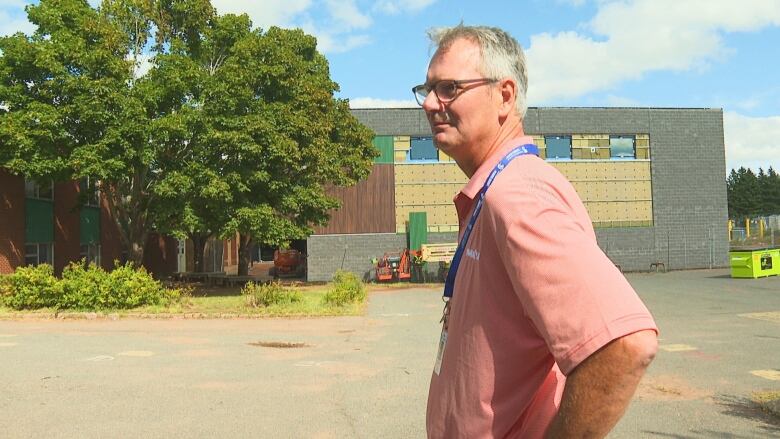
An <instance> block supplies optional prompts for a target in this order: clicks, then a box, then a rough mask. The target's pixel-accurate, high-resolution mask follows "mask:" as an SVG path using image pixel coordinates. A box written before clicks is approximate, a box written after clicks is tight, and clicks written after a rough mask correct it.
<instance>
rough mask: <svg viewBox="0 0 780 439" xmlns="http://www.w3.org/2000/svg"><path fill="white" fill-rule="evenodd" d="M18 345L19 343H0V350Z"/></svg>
mask: <svg viewBox="0 0 780 439" xmlns="http://www.w3.org/2000/svg"><path fill="white" fill-rule="evenodd" d="M18 344H19V343H10V342H3V343H0V348H10V347H13V346H16V345H18Z"/></svg>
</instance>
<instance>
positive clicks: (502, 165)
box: [444, 143, 539, 300]
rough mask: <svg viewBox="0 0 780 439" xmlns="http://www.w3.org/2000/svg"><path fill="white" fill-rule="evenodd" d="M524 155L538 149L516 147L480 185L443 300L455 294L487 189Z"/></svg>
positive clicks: (529, 145)
mask: <svg viewBox="0 0 780 439" xmlns="http://www.w3.org/2000/svg"><path fill="white" fill-rule="evenodd" d="M526 154H533V155H539V148H537V147H536V145H532V144H530V143H529V144H526V145H521V146H518V147H516V148H515V149H513V150H511V151H509V153H508V154H507V155H505V156H504V158H503V159H501V161H500V162H498V164H497V165H496V167H495V168H493V171H491V172H490V175H489V176H488V178H487V180H485V184H484V185H482V189H480V191H479V194H477V204H476V205H475V206H474V210H473V211H472V212H471V218H470V219H469V223H468V225H467V226H466V231H465V232H463V237H462V238H461V240H460V242H459V243H458V249H457V250H455V256H453V257H452V263H451V264H450V270H449V272H448V273H447V280H446V282H445V283H444V300H448V299H450V298H452V294H453V293H454V292H455V275H456V274H457V273H458V266H459V265H460V260H461V258H462V257H463V252H464V250H465V249H466V244H467V243H468V242H469V237H470V236H471V231H472V230H473V229H474V223H476V222H477V217H478V216H479V212H480V211H481V210H482V205H483V204H484V203H485V194H486V193H487V190H488V188H489V187H490V185H492V184H493V180H495V179H496V176H497V175H498V174H499V173H500V172H501V171H503V170H504V168H506V166H507V165H508V164H509V162H511V161H512V160H514V159H516V158H517V157H520V156H521V155H526Z"/></svg>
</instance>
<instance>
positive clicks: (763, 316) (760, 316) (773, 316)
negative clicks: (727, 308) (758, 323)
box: [737, 311, 780, 323]
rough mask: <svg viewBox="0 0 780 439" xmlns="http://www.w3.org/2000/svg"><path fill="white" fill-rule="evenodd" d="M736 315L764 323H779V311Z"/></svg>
mask: <svg viewBox="0 0 780 439" xmlns="http://www.w3.org/2000/svg"><path fill="white" fill-rule="evenodd" d="M737 315H738V316H740V317H746V318H749V319H755V320H763V321H765V322H772V323H780V311H769V312H750V313H745V314H737Z"/></svg>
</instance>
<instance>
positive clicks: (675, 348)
mask: <svg viewBox="0 0 780 439" xmlns="http://www.w3.org/2000/svg"><path fill="white" fill-rule="evenodd" d="M658 348H659V349H661V350H664V351H666V352H688V351H695V350H698V348H695V347H693V346H691V345H687V344H667V345H661V346H658Z"/></svg>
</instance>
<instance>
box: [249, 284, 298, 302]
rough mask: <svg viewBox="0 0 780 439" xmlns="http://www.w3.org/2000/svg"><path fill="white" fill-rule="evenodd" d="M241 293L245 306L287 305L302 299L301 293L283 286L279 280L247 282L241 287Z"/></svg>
mask: <svg viewBox="0 0 780 439" xmlns="http://www.w3.org/2000/svg"><path fill="white" fill-rule="evenodd" d="M241 295H242V296H244V298H245V299H246V304H247V306H250V307H252V308H257V307H259V306H271V305H289V304H292V303H298V302H301V301H303V293H301V292H300V291H298V290H294V289H290V288H285V287H283V286H282V284H280V283H279V282H272V283H268V284H258V283H254V282H249V283H248V284H246V285H244V288H242V289H241Z"/></svg>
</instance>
